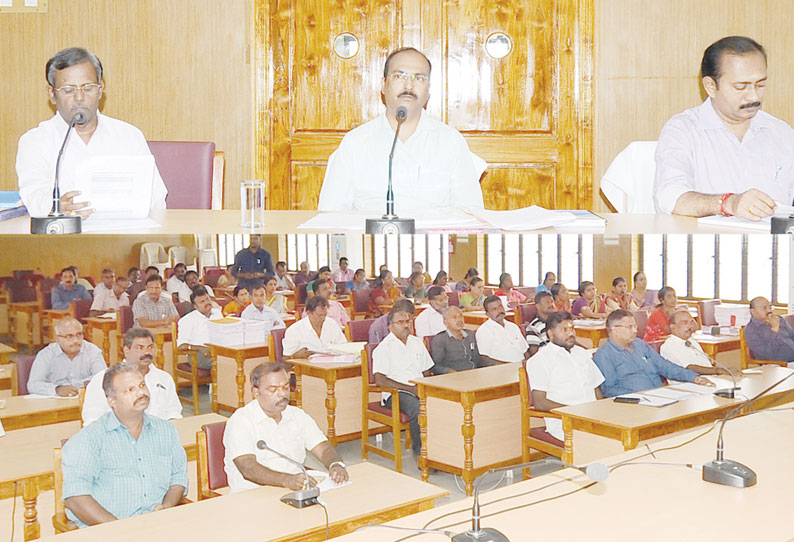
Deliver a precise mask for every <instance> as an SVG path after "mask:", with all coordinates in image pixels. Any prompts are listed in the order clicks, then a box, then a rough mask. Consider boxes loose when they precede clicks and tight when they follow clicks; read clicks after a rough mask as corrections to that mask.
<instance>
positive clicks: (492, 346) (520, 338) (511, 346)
mask: <svg viewBox="0 0 794 542" xmlns="http://www.w3.org/2000/svg"><path fill="white" fill-rule="evenodd" d="M474 336H475V337H476V338H477V348H478V349H479V350H480V355H481V356H488V357H489V358H491V359H495V360H496V361H511V362H516V361H523V360H524V353H525V352H526V351H527V349H528V348H529V344H527V339H526V338H525V337H524V334H523V333H521V328H519V327H518V326H517V325H515V324H514V323H513V322H511V321H510V320H507V319H505V320H504V327H503V326H500V325H499V324H497V323H496V322H495V321H494V320H492V319H490V318H488V319H487V320H486V321H485V322H483V324H482V325H481V326H480V327H478V328H477V331H476V332H475V334H474Z"/></svg>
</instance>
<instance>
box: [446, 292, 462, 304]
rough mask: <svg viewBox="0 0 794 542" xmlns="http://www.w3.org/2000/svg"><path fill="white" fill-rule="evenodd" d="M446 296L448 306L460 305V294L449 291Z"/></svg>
mask: <svg viewBox="0 0 794 542" xmlns="http://www.w3.org/2000/svg"><path fill="white" fill-rule="evenodd" d="M447 297H448V298H449V306H450V307H460V294H459V293H458V292H450V293H448V294H447Z"/></svg>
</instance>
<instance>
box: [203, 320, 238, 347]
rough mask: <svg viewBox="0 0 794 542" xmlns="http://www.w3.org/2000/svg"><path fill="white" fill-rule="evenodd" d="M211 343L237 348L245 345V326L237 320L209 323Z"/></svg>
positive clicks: (211, 321)
mask: <svg viewBox="0 0 794 542" xmlns="http://www.w3.org/2000/svg"><path fill="white" fill-rule="evenodd" d="M207 329H208V331H209V343H210V344H217V345H218V346H235V345H238V344H244V343H245V324H244V323H243V321H242V320H239V319H237V318H222V319H220V320H210V321H209V322H207Z"/></svg>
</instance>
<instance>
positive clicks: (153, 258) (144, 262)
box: [140, 243, 168, 273]
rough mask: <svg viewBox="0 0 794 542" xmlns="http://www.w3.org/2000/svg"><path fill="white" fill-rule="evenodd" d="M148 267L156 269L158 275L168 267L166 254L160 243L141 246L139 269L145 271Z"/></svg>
mask: <svg viewBox="0 0 794 542" xmlns="http://www.w3.org/2000/svg"><path fill="white" fill-rule="evenodd" d="M150 265H153V266H155V267H157V268H158V269H159V270H160V273H162V272H163V270H164V269H165V268H166V267H168V254H166V252H165V248H163V245H161V244H160V243H143V244H142V245H141V257H140V267H141V269H146V268H147V267H149V266H150Z"/></svg>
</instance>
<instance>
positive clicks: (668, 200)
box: [653, 36, 794, 220]
mask: <svg viewBox="0 0 794 542" xmlns="http://www.w3.org/2000/svg"><path fill="white" fill-rule="evenodd" d="M700 75H701V83H702V84H703V89H704V90H705V92H706V94H708V97H707V98H706V100H705V101H704V102H703V103H702V104H700V105H699V106H697V107H694V108H692V109H688V110H686V111H684V112H683V113H679V114H678V115H675V116H674V117H673V118H671V119H670V120H669V121H668V122H667V123H666V124H665V125H664V128H662V132H661V133H660V134H659V140H658V144H657V146H656V156H655V162H656V176H655V179H654V186H653V188H654V190H653V199H654V205H655V206H656V211H657V212H659V213H667V214H670V213H673V214H679V215H688V216H706V215H717V214H721V215H727V216H733V215H735V216H738V217H741V218H746V219H749V220H760V219H761V218H763V217H766V216H769V215H771V214H772V213H773V212H774V209H775V205H776V203H777V202H780V203H784V204H786V205H790V204H791V200H792V195H793V194H794V168H792V167H791V156H792V155H794V130H792V129H791V126H789V124H788V123H786V122H785V121H783V120H781V119H778V118H775V117H773V116H772V115H770V114H769V113H766V112H764V111H762V110H761V106H762V104H763V100H764V91H765V88H766V85H767V63H766V51H764V48H763V47H762V46H761V45H760V44H759V43H757V42H755V41H754V40H752V39H750V38H746V37H743V36H730V37H726V38H722V39H720V40H719V41H717V42H715V43H713V44H711V45H710V46H709V47H708V48H707V49H706V51H705V52H704V53H703V59H702V61H701V67H700Z"/></svg>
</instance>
